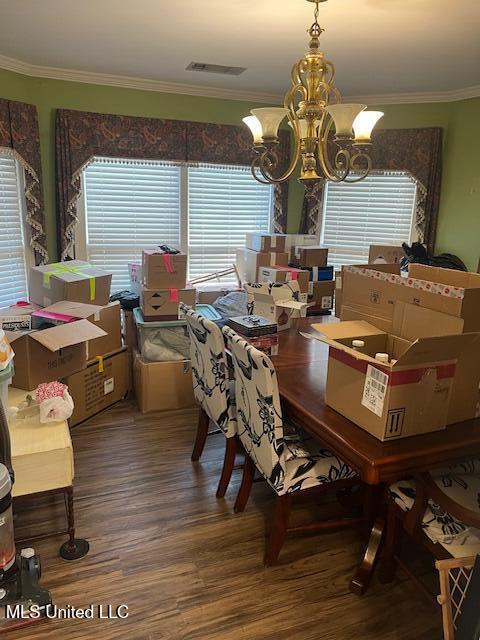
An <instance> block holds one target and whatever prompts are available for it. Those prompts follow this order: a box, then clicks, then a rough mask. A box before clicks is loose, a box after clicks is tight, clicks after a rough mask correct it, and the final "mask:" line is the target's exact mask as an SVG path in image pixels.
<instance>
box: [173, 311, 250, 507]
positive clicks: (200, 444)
mask: <svg viewBox="0 0 480 640" xmlns="http://www.w3.org/2000/svg"><path fill="white" fill-rule="evenodd" d="M181 310H182V312H183V313H184V314H185V317H186V320H187V326H188V332H189V336H190V358H191V361H192V378H193V391H194V393H195V398H196V400H197V402H198V404H199V406H200V414H199V419H198V427H197V436H196V439H195V445H194V447H193V452H192V461H197V460H199V458H200V456H201V455H202V452H203V448H204V446H205V441H206V439H207V436H208V435H209V425H210V422H213V423H214V425H216V426H217V427H218V428H219V429H220V430H221V431H222V432H223V434H224V435H225V438H226V447H225V459H224V463H223V470H222V475H221V476H220V481H219V484H218V489H217V498H223V496H224V495H225V492H226V490H227V487H228V484H229V482H230V478H231V476H232V471H233V467H234V464H235V455H236V453H237V438H236V433H237V421H236V407H235V396H234V393H231V389H230V387H231V386H233V385H231V384H230V380H229V378H228V364H227V357H226V354H225V343H224V340H223V336H222V332H221V330H220V328H219V327H217V325H216V324H215V323H214V322H212V321H211V320H207V319H206V318H203V317H202V316H200V315H199V314H197V313H195V311H193V310H192V309H191V308H190V307H187V306H186V305H184V304H183V303H182V304H181ZM214 433H217V432H214Z"/></svg>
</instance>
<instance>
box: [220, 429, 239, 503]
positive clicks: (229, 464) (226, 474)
mask: <svg viewBox="0 0 480 640" xmlns="http://www.w3.org/2000/svg"><path fill="white" fill-rule="evenodd" d="M236 453H237V439H236V438H235V437H233V438H225V458H224V460H223V469H222V475H221V476H220V481H219V483H218V489H217V498H223V497H224V495H225V493H226V491H227V487H228V483H229V482H230V478H231V477H232V471H233V466H234V464H235V454H236Z"/></svg>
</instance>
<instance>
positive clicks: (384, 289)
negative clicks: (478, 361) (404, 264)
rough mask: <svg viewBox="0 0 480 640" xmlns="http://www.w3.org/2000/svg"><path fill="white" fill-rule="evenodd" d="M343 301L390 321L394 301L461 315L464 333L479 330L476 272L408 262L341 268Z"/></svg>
mask: <svg viewBox="0 0 480 640" xmlns="http://www.w3.org/2000/svg"><path fill="white" fill-rule="evenodd" d="M342 273H343V277H342V283H343V304H346V305H348V306H349V307H352V308H356V309H358V310H359V311H363V312H364V313H372V314H374V315H376V316H379V317H382V318H385V319H387V320H391V319H392V317H393V311H394V304H395V302H396V301H400V302H407V303H409V304H415V305H417V306H419V307H425V308H427V309H432V310H434V311H440V312H442V313H446V314H448V315H452V316H457V317H459V318H462V319H463V320H464V322H465V324H464V332H471V331H478V330H480V274H476V273H466V272H464V271H453V270H452V269H441V268H438V267H427V266H424V265H419V264H411V265H410V268H409V275H408V277H403V276H401V275H400V267H399V265H367V266H366V267H351V266H348V267H343V269H342Z"/></svg>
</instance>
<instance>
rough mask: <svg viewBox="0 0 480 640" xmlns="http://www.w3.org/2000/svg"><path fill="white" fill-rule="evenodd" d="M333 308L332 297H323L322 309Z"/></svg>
mask: <svg viewBox="0 0 480 640" xmlns="http://www.w3.org/2000/svg"><path fill="white" fill-rule="evenodd" d="M331 308H332V296H322V309H331Z"/></svg>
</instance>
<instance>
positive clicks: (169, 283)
mask: <svg viewBox="0 0 480 640" xmlns="http://www.w3.org/2000/svg"><path fill="white" fill-rule="evenodd" d="M142 276H143V282H142V286H141V292H140V306H141V308H142V313H143V317H144V318H145V320H152V321H157V320H178V318H179V317H180V303H181V302H184V303H185V304H187V305H189V306H190V307H194V306H195V289H193V288H191V287H187V256H186V254H184V253H175V254H170V253H165V252H164V251H162V250H161V249H153V250H146V251H143V258H142Z"/></svg>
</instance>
